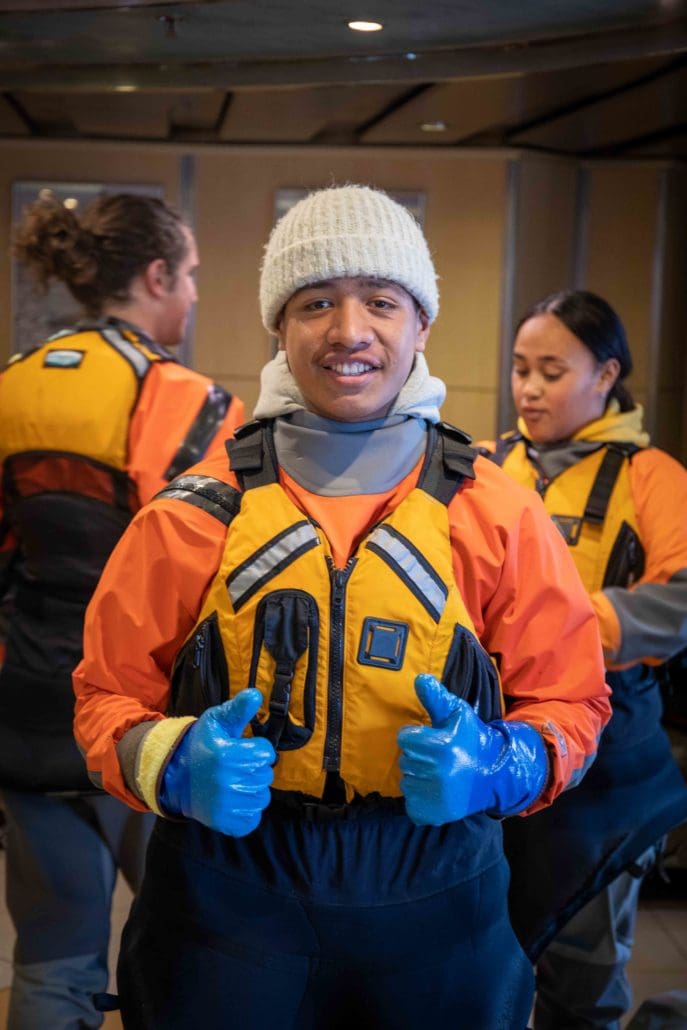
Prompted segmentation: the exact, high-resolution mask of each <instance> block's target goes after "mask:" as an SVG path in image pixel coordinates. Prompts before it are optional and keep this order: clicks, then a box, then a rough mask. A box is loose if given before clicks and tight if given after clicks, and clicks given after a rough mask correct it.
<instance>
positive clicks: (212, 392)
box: [165, 383, 231, 479]
mask: <svg viewBox="0 0 687 1030" xmlns="http://www.w3.org/2000/svg"><path fill="white" fill-rule="evenodd" d="M230 404H231V394H230V393H227V391H226V390H225V389H224V388H223V387H222V386H218V384H217V383H211V384H210V385H209V386H208V392H207V395H206V397H205V400H204V401H203V403H202V404H201V406H200V409H199V411H198V414H197V415H196V417H195V418H194V420H193V422H192V423H191V425H190V426H189V429H188V432H187V434H186V436H185V438H184V439H183V440H182V442H181V443H180V444H179V447H178V449H177V452H176V454H175V455H174V457H173V458H172V461H171V463H170V465H169V468H168V469H167V470H166V472H165V479H174V477H175V476H178V475H179V474H180V473H181V472H185V471H186V469H187V468H190V467H191V465H195V463H196V462H197V461H200V459H201V458H202V457H203V456H204V455H205V452H206V451H207V449H208V447H209V446H210V441H211V440H212V438H213V437H214V435H215V433H216V432H217V430H218V429H219V427H220V426H221V424H222V420H223V418H224V416H225V415H226V413H227V411H228V410H229V405H230Z"/></svg>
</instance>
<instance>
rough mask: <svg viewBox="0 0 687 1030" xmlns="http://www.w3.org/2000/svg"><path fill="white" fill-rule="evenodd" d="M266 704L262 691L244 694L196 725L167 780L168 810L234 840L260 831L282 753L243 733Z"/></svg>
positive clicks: (205, 715)
mask: <svg viewBox="0 0 687 1030" xmlns="http://www.w3.org/2000/svg"><path fill="white" fill-rule="evenodd" d="M261 703H262V695H261V694H260V691H259V690H255V689H253V688H250V689H248V690H242V691H241V692H240V693H238V694H237V695H236V697H234V698H232V699H231V700H230V701H225V702H224V703H223V704H221V705H215V706H214V707H213V708H208V709H207V711H205V712H203V714H202V715H201V716H200V718H199V719H197V720H196V721H195V722H194V723H192V725H191V727H190V729H189V730H188V731H187V732H186V734H185V735H184V736H183V737H182V739H181V741H180V742H179V743H178V744H177V746H176V748H175V749H174V752H173V753H172V757H171V758H170V760H169V762H168V764H167V767H166V769H165V771H164V774H163V777H162V784H161V787H160V803H161V805H162V808H163V809H164V811H166V812H168V813H169V814H170V815H185V816H187V817H188V818H190V819H197V820H198V822H201V823H204V824H205V825H206V826H209V827H210V828H211V829H213V830H219V831H220V832H221V833H226V834H227V835H228V836H230V837H244V836H245V835H246V834H248V833H250V832H251V831H252V830H254V829H255V828H256V826H257V825H258V823H259V822H260V818H261V816H262V812H263V809H265V808H266V807H267V805H268V804H269V803H270V791H269V787H270V784H271V782H272V778H273V772H272V765H273V764H274V762H275V761H276V755H275V752H274V748H273V747H272V744H271V743H270V742H269V741H268V740H265V739H264V738H262V737H256V738H251V737H243V736H242V734H243V731H244V729H245V728H246V726H247V725H248V723H249V722H250V721H251V719H252V718H253V716H254V715H255V714H256V713H257V711H258V709H259V708H260V705H261Z"/></svg>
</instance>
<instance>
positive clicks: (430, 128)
mask: <svg viewBox="0 0 687 1030" xmlns="http://www.w3.org/2000/svg"><path fill="white" fill-rule="evenodd" d="M420 128H421V129H422V131H423V132H446V130H447V129H448V125H447V124H446V122H440V121H437V122H423V123H422V125H421V126H420Z"/></svg>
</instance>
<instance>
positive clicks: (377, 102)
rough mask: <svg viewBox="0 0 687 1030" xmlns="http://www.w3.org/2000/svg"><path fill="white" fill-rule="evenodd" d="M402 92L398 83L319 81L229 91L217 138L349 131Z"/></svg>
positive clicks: (307, 136)
mask: <svg viewBox="0 0 687 1030" xmlns="http://www.w3.org/2000/svg"><path fill="white" fill-rule="evenodd" d="M403 92H405V91H404V90H403V89H401V88H400V87H399V86H398V85H382V86H379V85H362V86H320V87H316V88H313V89H282V90H253V91H242V92H237V93H235V94H234V96H233V98H232V102H231V105H230V106H229V109H228V111H227V115H226V118H225V120H224V125H223V126H222V130H221V138H222V139H223V140H233V141H236V142H242V141H251V142H255V141H259V140H266V141H280V140H288V141H295V142H299V143H305V142H307V141H308V140H311V139H314V138H315V137H320V139H321V138H322V136H323V135H324V134H326V133H338V134H344V133H345V132H346V131H347V132H348V134H349V135H350V136H352V135H353V133H354V132H355V129H356V127H357V126H358V125H361V124H363V123H365V122H367V121H369V119H370V118H372V117H373V116H374V115H375V114H376V113H377V112H378V111H379V110H382V109H384V108H386V107H387V106H388V105H389V104H391V103H392V102H393V101H394V100H395V99H396V97H398V96H399V95H400V94H401V93H403Z"/></svg>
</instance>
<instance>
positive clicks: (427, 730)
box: [398, 673, 549, 826]
mask: <svg viewBox="0 0 687 1030" xmlns="http://www.w3.org/2000/svg"><path fill="white" fill-rule="evenodd" d="M415 691H416V693H417V696H418V698H419V699H420V701H421V702H422V705H423V707H424V708H425V710H426V711H427V714H428V715H429V717H430V719H431V723H432V725H431V727H429V726H404V727H403V729H401V730H400V731H399V733H398V744H399V747H400V749H401V758H400V761H399V765H400V768H401V772H402V773H403V777H402V778H401V791H402V792H403V795H404V796H405V799H406V812H407V813H408V817H409V818H410V819H411V820H412V821H413V822H414V823H416V824H417V825H418V826H441V825H443V824H444V823H449V822H454V821H455V820H457V819H464V818H465V817H466V816H469V815H474V814H476V813H478V812H488V813H489V814H490V815H511V814H513V813H514V812H519V811H520V810H521V809H523V808H526V807H527V806H528V805H530V804H531V803H532V802H533V801H534V800H536V798H537V797H538V796H539V794H540V793H541V792H542V790H543V789H544V787H545V786H546V782H547V779H548V768H549V767H548V756H547V752H546V746H545V744H544V741H543V739H542V737H541V736H540V735H539V733H538V732H537V730H535V729H534V727H532V726H530V725H529V724H528V723H524V722H515V721H508V720H498V721H495V722H490V723H484V722H482V720H481V719H480V718H479V717H478V716H477V715H475V713H474V711H473V710H472V708H471V707H470V705H469V704H468V703H467V702H466V701H463V700H462V698H459V697H456V696H455V694H451V693H450V691H448V690H447V689H446V687H444V686H443V684H442V683H440V682H439V681H438V680H437V679H435V677H434V676H430V675H428V674H426V673H422V674H421V675H419V676H417V677H416V679H415Z"/></svg>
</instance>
